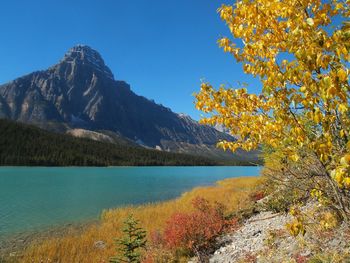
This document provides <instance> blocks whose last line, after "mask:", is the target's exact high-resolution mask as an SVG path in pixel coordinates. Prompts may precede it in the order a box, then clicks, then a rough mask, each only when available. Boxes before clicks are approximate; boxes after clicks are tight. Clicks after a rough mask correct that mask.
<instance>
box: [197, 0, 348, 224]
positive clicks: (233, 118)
mask: <svg viewBox="0 0 350 263" xmlns="http://www.w3.org/2000/svg"><path fill="white" fill-rule="evenodd" d="M349 3H350V2H349V1H337V0H333V1H321V0H300V1H295V0H285V1H270V0H244V1H237V2H236V3H235V4H234V5H232V6H230V5H223V6H222V7H221V8H220V9H219V13H220V16H221V18H222V19H223V20H224V21H225V22H226V24H227V26H228V28H229V30H230V32H231V35H230V36H228V37H223V38H221V39H220V40H219V41H218V43H219V46H220V47H221V48H223V50H224V51H225V52H227V53H229V54H231V55H232V56H233V57H234V58H235V60H236V61H237V62H239V63H242V65H243V70H244V72H245V73H247V74H251V75H253V76H255V77H257V78H258V79H260V81H261V83H262V90H261V92H260V94H255V93H249V92H248V91H247V89H246V88H244V87H238V88H232V87H225V86H224V85H222V86H221V87H220V88H218V89H215V88H214V87H213V86H212V85H210V84H209V83H203V84H202V85H201V90H200V92H199V93H198V94H196V99H197V101H196V107H197V108H198V109H200V110H202V111H204V112H205V113H206V114H207V115H206V118H203V119H202V122H203V123H206V124H211V125H217V124H219V125H222V126H224V127H225V128H226V129H227V130H230V131H231V133H232V134H233V135H235V136H236V137H237V140H236V141H221V142H219V144H218V145H219V146H220V147H222V148H223V149H230V150H232V151H235V150H236V149H238V148H242V149H244V150H252V149H257V148H258V147H261V146H263V147H264V148H265V149H268V152H269V153H276V152H278V154H279V156H280V159H279V160H280V161H281V164H282V165H281V166H280V167H281V168H283V167H284V165H283V163H284V162H294V163H295V164H296V165H295V164H292V165H291V166H290V167H292V166H293V169H294V167H296V170H293V171H292V173H290V174H294V175H295V173H294V172H295V171H297V172H298V171H300V167H302V166H303V168H306V169H305V170H304V171H305V174H304V175H303V174H301V173H300V172H298V173H297V174H298V175H297V176H294V179H295V180H298V179H300V178H302V179H305V177H306V176H305V175H307V176H308V178H309V179H311V180H312V182H313V186H312V187H313V188H314V189H315V191H316V192H317V194H316V195H314V196H315V197H316V198H320V199H322V203H323V204H327V205H328V206H330V207H332V208H333V209H335V210H337V211H338V212H339V213H340V214H341V216H342V218H343V219H345V220H349V219H350V142H349V139H350V105H349V101H350V100H349V99H350V87H349V61H350V54H349V49H350V22H349V20H348V19H349V15H350V9H349ZM309 163H311V165H310V164H309ZM298 167H299V168H298ZM308 167H309V169H308ZM310 169H313V170H312V171H311V170H310ZM282 173H284V172H283V171H282Z"/></svg>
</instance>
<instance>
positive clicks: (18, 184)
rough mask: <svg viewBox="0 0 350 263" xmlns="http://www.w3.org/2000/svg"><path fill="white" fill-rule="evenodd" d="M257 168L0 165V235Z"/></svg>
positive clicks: (90, 215) (158, 197) (171, 194)
mask: <svg viewBox="0 0 350 263" xmlns="http://www.w3.org/2000/svg"><path fill="white" fill-rule="evenodd" d="M259 171H260V168H259V167H222V166H219V167H113V168H72V167H67V168H57V167H52V168H48V167H42V168H39V167H36V168H30V167H0V237H1V236H2V237H4V236H7V235H10V234H17V233H22V232H26V231H33V230H39V229H44V228H49V227H51V226H58V225H62V224H67V223H76V222H83V221H88V220H92V219H97V218H98V217H99V215H100V214H101V212H102V210H103V209H107V208H113V207H118V206H124V205H130V204H133V205H136V204H143V203H149V202H156V201H163V200H168V199H172V198H175V197H178V196H180V195H181V193H183V192H186V191H189V190H190V189H192V188H194V187H196V186H206V185H212V184H214V183H215V182H216V181H218V180H222V179H225V178H230V177H239V176H256V175H258V174H259Z"/></svg>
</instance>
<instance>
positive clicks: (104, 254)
mask: <svg viewBox="0 0 350 263" xmlns="http://www.w3.org/2000/svg"><path fill="white" fill-rule="evenodd" d="M260 181H261V177H240V178H231V179H226V180H223V181H219V182H217V184H216V185H215V186H210V187H197V188H194V189H193V190H192V191H190V192H187V193H184V194H183V195H182V196H180V197H179V198H177V199H174V200H170V201H166V202H160V203H151V204H145V205H141V206H129V207H122V208H115V209H110V210H106V211H104V212H103V213H102V215H101V220H100V223H99V224H97V225H91V226H90V227H88V228H87V229H86V230H84V231H83V232H82V233H79V234H77V233H72V234H67V235H66V236H63V237H60V238H51V239H48V240H45V241H43V242H42V243H40V244H35V245H32V246H31V247H30V248H28V249H27V250H26V251H24V253H23V255H22V256H21V258H20V259H19V261H20V262H43V263H46V262H60V263H73V262H81V263H85V262H86V263H91V262H96V263H97V262H108V260H109V258H110V257H111V256H113V255H114V254H115V246H114V239H115V238H118V237H120V234H121V231H120V230H121V226H122V223H123V221H124V220H125V218H126V217H127V216H128V215H129V214H133V215H134V217H135V218H136V219H138V220H140V222H141V226H142V227H143V228H144V229H145V230H146V231H147V233H148V234H150V233H152V232H153V231H162V230H163V228H164V225H165V222H166V221H167V220H168V219H169V217H170V216H171V215H172V214H173V213H174V212H189V211H192V209H193V207H192V204H191V201H192V200H193V199H194V198H195V197H197V196H199V197H203V198H205V199H207V200H209V201H210V202H214V201H217V202H220V203H222V204H224V205H225V206H226V207H227V211H230V212H232V211H236V210H238V209H241V208H244V207H246V206H247V205H248V204H249V202H250V199H249V194H251V193H252V191H254V188H255V187H256V186H257V185H258V184H259V183H260ZM96 241H103V242H104V243H105V244H106V247H105V248H104V249H101V248H97V247H95V246H94V243H95V242H96Z"/></svg>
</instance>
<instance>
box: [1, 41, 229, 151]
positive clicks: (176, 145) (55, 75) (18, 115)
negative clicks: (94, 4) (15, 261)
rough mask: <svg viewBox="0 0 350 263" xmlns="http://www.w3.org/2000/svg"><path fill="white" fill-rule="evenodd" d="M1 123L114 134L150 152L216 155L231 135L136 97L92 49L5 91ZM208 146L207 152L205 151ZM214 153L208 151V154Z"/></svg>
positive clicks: (7, 86) (81, 48)
mask: <svg viewBox="0 0 350 263" xmlns="http://www.w3.org/2000/svg"><path fill="white" fill-rule="evenodd" d="M0 118H8V119H12V120H16V121H20V122H25V123H32V124H36V125H38V126H40V127H44V128H47V129H53V127H54V129H56V130H57V129H58V130H60V131H64V132H67V131H68V132H69V130H70V129H75V128H78V129H85V130H91V131H99V132H102V133H104V132H113V133H115V134H118V136H123V137H126V138H128V139H130V140H132V141H135V142H137V143H138V144H142V145H144V146H147V147H151V148H161V149H163V150H172V151H184V152H186V151H188V150H186V149H188V148H191V147H192V148H193V147H194V146H196V147H198V146H201V147H200V148H203V149H204V150H203V151H204V152H203V153H205V151H206V150H205V149H207V150H208V149H209V148H210V149H209V151H218V150H214V145H215V143H216V142H217V141H219V140H220V139H228V140H232V139H233V138H232V137H230V136H229V135H228V134H225V133H222V132H219V131H217V130H216V129H214V128H211V127H208V126H204V125H200V124H198V123H197V122H196V121H194V120H192V119H191V118H190V117H188V116H184V115H180V114H176V113H174V112H172V111H171V110H170V109H168V108H166V107H164V106H161V105H158V104H155V103H154V102H152V101H151V100H148V99H146V98H145V97H142V96H138V95H136V94H135V93H134V92H133V91H131V89H130V86H129V85H128V84H127V83H126V82H124V81H118V80H115V79H114V76H113V73H112V72H111V70H110V69H109V68H108V67H107V66H106V65H105V63H104V61H103V59H102V57H101V56H100V54H99V53H98V52H97V51H95V50H93V49H91V48H90V47H88V46H84V45H78V46H75V47H73V48H72V49H70V50H69V51H68V52H67V53H66V54H65V56H64V57H63V59H62V60H61V61H60V62H59V63H58V64H56V65H54V66H52V67H51V68H49V69H47V70H44V71H38V72H34V73H31V74H29V75H27V76H24V77H20V78H18V79H16V80H14V81H12V82H10V83H8V84H5V85H1V86H0ZM204 146H205V147H204ZM208 147H209V148H208Z"/></svg>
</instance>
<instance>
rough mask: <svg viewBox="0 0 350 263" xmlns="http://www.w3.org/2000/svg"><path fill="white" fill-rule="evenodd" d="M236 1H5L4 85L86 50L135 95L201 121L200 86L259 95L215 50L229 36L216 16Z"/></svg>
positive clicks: (0, 54) (0, 39) (1, 6)
mask: <svg viewBox="0 0 350 263" xmlns="http://www.w3.org/2000/svg"><path fill="white" fill-rule="evenodd" d="M232 1H233V0H232ZM232 1H227V0H175V1H174V0H171V1H170V0H133V1H132V0H28V1H26V0H4V1H1V3H0V83H5V82H7V81H10V80H12V79H14V78H16V77H19V76H22V75H24V74H28V73H30V72H32V71H35V70H41V69H46V68H47V67H49V66H51V65H53V64H55V63H56V62H58V60H59V59H61V57H62V56H63V55H64V53H65V52H66V51H67V50H68V49H69V48H70V47H72V46H74V45H76V44H86V45H89V46H91V47H92V48H94V49H96V50H98V51H99V52H100V53H101V55H102V56H103V58H104V60H105V62H106V63H107V65H108V66H109V67H110V68H111V70H112V71H113V73H114V75H115V78H116V79H119V80H125V81H126V82H128V83H129V84H131V87H132V90H134V91H135V92H136V93H137V94H139V95H143V96H145V97H147V98H150V99H154V100H155V101H156V102H157V103H162V104H163V105H165V106H168V107H170V108H171V109H172V110H173V111H175V112H183V113H187V114H189V115H191V116H192V117H193V118H195V119H198V118H199V116H200V112H198V111H197V110H196V109H195V108H194V105H193V101H194V99H193V97H192V93H193V92H195V91H198V90H199V86H200V80H201V79H205V80H206V81H209V82H211V83H212V84H213V85H219V84H220V83H226V84H227V83H230V84H232V85H235V83H237V81H244V82H247V83H249V84H251V85H250V88H249V89H250V91H253V92H254V91H256V89H257V88H258V87H260V85H259V83H258V81H256V80H254V79H253V78H251V77H248V76H246V75H245V74H243V71H242V66H241V65H240V64H237V63H236V62H235V61H234V59H233V58H232V57H231V56H230V55H228V54H225V53H224V52H223V51H222V50H221V49H220V48H219V47H218V46H217V43H216V41H217V39H218V38H219V37H220V36H224V35H228V34H229V32H228V29H227V28H226V26H225V24H224V23H223V22H222V21H221V20H220V18H219V15H218V14H217V12H216V10H217V8H218V7H220V5H221V4H222V3H231V2H232Z"/></svg>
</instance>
